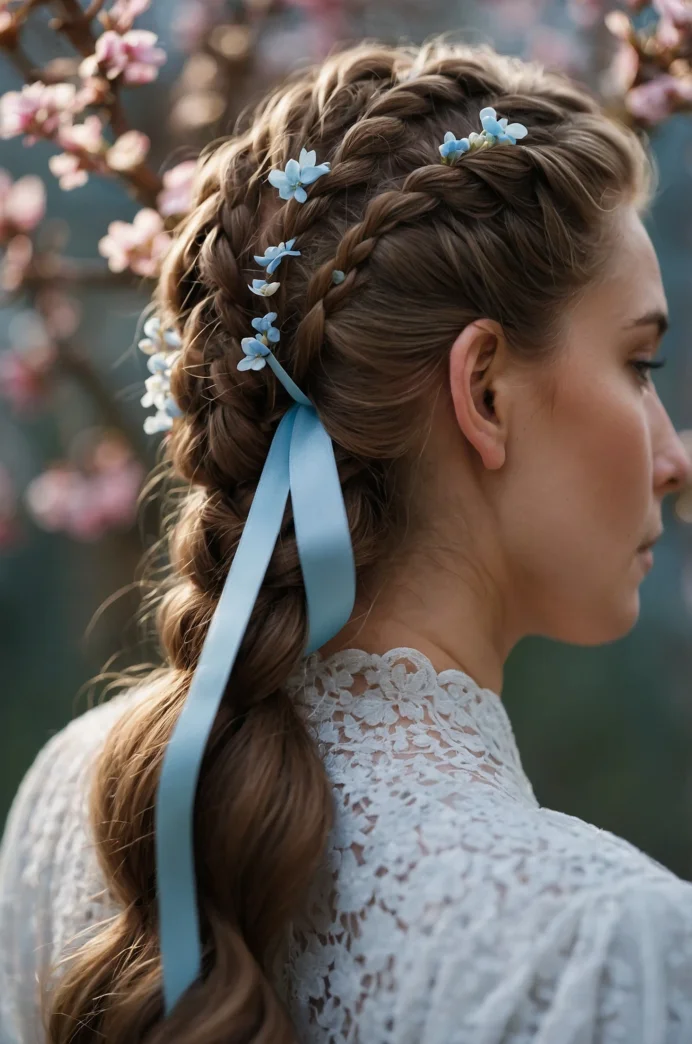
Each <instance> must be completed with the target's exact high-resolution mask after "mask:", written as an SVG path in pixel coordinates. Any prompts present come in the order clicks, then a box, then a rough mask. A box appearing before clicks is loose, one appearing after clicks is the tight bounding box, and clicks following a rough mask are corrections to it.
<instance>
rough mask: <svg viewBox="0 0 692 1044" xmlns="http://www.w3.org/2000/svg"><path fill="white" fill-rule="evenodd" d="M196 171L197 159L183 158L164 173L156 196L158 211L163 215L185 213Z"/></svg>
mask: <svg viewBox="0 0 692 1044" xmlns="http://www.w3.org/2000/svg"><path fill="white" fill-rule="evenodd" d="M196 171H197V160H184V161H183V162H182V163H179V164H178V165H177V166H176V167H171V169H170V170H167V171H166V172H165V173H164V175H163V189H162V190H161V192H159V195H158V198H157V203H158V207H159V211H160V213H161V214H163V215H164V217H168V216H169V215H171V214H187V212H188V210H189V209H190V206H191V203H192V198H191V197H192V186H193V183H194V178H195V172H196Z"/></svg>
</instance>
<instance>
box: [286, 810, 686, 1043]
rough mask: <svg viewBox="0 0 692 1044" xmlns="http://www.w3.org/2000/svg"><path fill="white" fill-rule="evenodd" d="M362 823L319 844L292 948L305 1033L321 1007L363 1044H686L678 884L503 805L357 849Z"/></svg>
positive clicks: (594, 834)
mask: <svg viewBox="0 0 692 1044" xmlns="http://www.w3.org/2000/svg"><path fill="white" fill-rule="evenodd" d="M368 811H369V813H370V821H369V825H370V829H369V828H368V824H367V823H366V820H365V819H364V820H363V821H362V822H361V824H360V826H361V827H362V828H363V829H356V828H355V827H354V829H353V830H350V829H349V828H348V827H347V828H346V829H345V831H344V832H343V833H341V835H340V836H339V835H338V834H337V836H336V837H335V843H334V846H333V848H332V849H331V850H330V865H329V866H328V867H325V871H324V872H325V878H324V879H323V880H322V881H321V883H320V884H319V894H320V895H321V896H322V897H324V907H321V906H320V904H319V901H318V902H317V903H316V904H313V906H312V919H311V924H310V928H309V929H308V930H307V931H305V927H304V926H303V929H302V931H303V934H302V936H301V935H300V934H299V935H298V936H297V937H295V938H294V950H293V963H292V967H293V971H294V973H295V975H296V979H297V980H298V981H300V982H301V990H302V997H303V1002H301V1003H298V1004H297V1008H298V1016H299V1017H302V1018H303V1020H307V1021H305V1022H304V1023H303V1025H306V1026H309V1024H310V1019H314V1018H315V1013H316V1011H318V1010H322V1011H323V1010H327V1009H329V1010H331V1011H332V1012H333V1018H334V1019H335V1020H336V1022H335V1025H334V1026H332V1024H331V1023H330V1025H329V1028H330V1029H332V1028H334V1029H339V1030H340V1031H343V1026H342V1025H341V1023H340V1022H339V1021H338V1020H340V1019H342V1018H344V1019H346V1020H348V1018H350V1017H352V1015H353V1013H354V1012H355V1011H358V1012H359V1013H360V1015H359V1026H361V1027H362V1028H363V1030H367V1032H366V1033H365V1034H364V1039H372V1040H375V1039H377V1040H382V1041H387V1042H389V1041H391V1042H393V1041H396V1040H399V1039H402V1037H403V1035H404V1029H405V1031H406V1034H408V1036H407V1038H406V1039H415V1040H417V1041H420V1042H422V1044H427V1042H428V1041H437V1040H454V1041H455V1042H459V1044H475V1042H477V1041H478V1040H486V1039H487V1040H491V1041H499V1040H506V1041H508V1042H510V1041H511V1042H512V1044H528V1042H529V1041H534V1040H535V1039H543V1037H545V1039H546V1040H548V1039H550V1040H560V1041H562V1040H577V1039H578V1040H584V1041H589V1044H591V1042H594V1044H595V1042H596V1041H598V1042H599V1044H606V1042H610V1041H611V1040H612V1041H613V1042H614V1041H615V1040H616V1039H617V1040H618V1041H621V1040H626V1041H627V1042H628V1044H643V1042H644V1041H655V1042H656V1044H683V1042H685V1041H688V1040H690V1039H692V885H691V884H689V883H687V882H685V881H683V880H681V879H680V878H678V877H676V876H675V875H674V874H673V873H671V872H670V871H669V870H667V869H666V868H665V867H663V866H661V865H660V864H659V863H657V862H655V860H653V859H651V858H650V857H648V856H647V855H646V854H645V853H643V852H641V851H639V850H638V849H636V848H635V847H634V846H633V845H630V844H629V843H628V842H626V841H624V840H622V839H621V838H618V837H616V836H615V835H613V834H610V833H608V832H607V831H603V830H600V829H598V828H597V827H594V826H591V825H590V824H588V823H585V822H584V821H582V820H579V819H577V818H575V817H572V816H566V815H563V814H560V813H557V812H552V811H550V810H548V809H542V808H531V807H528V806H521V805H520V804H517V803H516V802H509V801H507V800H506V799H505V798H504V797H503V796H502V795H499V796H498V795H496V794H492V793H487V792H486V793H485V794H484V796H483V797H482V798H481V799H479V800H476V801H474V803H473V806H471V805H467V808H466V812H467V815H466V816H464V815H462V814H461V813H460V812H457V813H454V812H452V814H449V813H448V811H443V809H442V807H441V806H440V805H439V804H438V803H437V802H432V803H430V804H428V806H427V815H421V816H419V817H417V819H416V822H415V823H414V822H413V821H412V820H409V821H408V822H406V821H405V820H404V821H401V819H400V820H399V829H398V831H397V829H396V826H395V822H396V818H397V817H396V816H395V815H393V816H392V820H391V823H390V826H389V828H388V830H387V832H386V836H385V835H384V834H382V835H381V836H380V837H379V840H377V841H374V842H373V843H371V842H370V841H369V838H370V837H371V836H372V813H373V811H374V810H373V809H372V807H371V808H370V809H369V810H368ZM411 828H412V829H411ZM375 832H377V830H376V829H375ZM335 913H336V916H335ZM320 914H321V915H322V916H320ZM330 967H331V968H333V967H337V968H339V969H340V974H339V978H338V983H337V985H338V989H339V991H340V992H339V995H338V996H337V995H336V994H335V992H334V983H333V982H332V983H331V985H330V976H329V973H328V969H329V968H330ZM385 987H386V988H385ZM325 990H326V992H325ZM307 997H309V1001H308V1005H307V1008H306V1006H305V1003H304V1002H305V999H306V998H307ZM349 1013H350V1014H349ZM611 1021H612V1022H613V1024H614V1026H615V1027H616V1028H620V1029H621V1031H622V1036H621V1037H619V1038H616V1037H615V1036H612V1037H611V1036H609V1033H610V1026H611ZM323 1028H324V1025H323ZM612 1032H613V1033H615V1029H613V1031H612ZM308 1039H311V1038H308Z"/></svg>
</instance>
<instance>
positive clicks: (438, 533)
mask: <svg viewBox="0 0 692 1044" xmlns="http://www.w3.org/2000/svg"><path fill="white" fill-rule="evenodd" d="M615 222H616V233H617V238H616V243H615V247H614V249H613V250H612V253H611V259H610V262H609V264H608V267H607V271H606V273H605V278H603V279H602V281H601V282H600V283H599V284H598V285H594V286H591V287H589V288H588V289H587V290H586V291H584V292H583V293H582V295H581V296H580V298H579V299H577V300H576V301H575V302H574V303H573V304H572V305H571V306H570V307H568V308H567V309H566V313H565V317H564V326H563V330H564V337H563V343H562V345H561V346H560V348H559V350H558V351H557V352H555V353H554V354H553V356H552V357H551V358H550V360H549V361H546V360H541V361H540V362H538V363H536V362H532V363H531V364H530V365H527V363H526V362H521V361H519V360H517V358H516V356H515V355H513V354H512V353H511V352H510V351H509V349H508V346H507V343H506V341H505V339H504V336H503V333H502V328H501V327H500V326H499V325H498V324H497V323H495V322H493V321H490V320H486V319H481V320H478V321H476V322H474V323H471V324H470V325H469V326H467V327H466V328H465V329H464V330H463V331H462V332H461V333H460V334H459V336H458V337H457V339H456V340H455V342H454V344H453V346H452V348H451V352H450V361H449V387H448V393H447V394H446V397H445V398H444V402H443V403H442V404H438V407H439V408H437V409H436V410H435V411H434V415H433V417H432V421H431V429H430V434H429V437H428V439H427V440H426V445H425V447H424V450H423V452H422V454H421V459H420V462H419V468H418V480H417V485H418V489H417V491H416V494H415V498H414V504H418V505H421V504H424V505H425V512H424V515H423V517H422V519H419V520H418V524H417V525H416V526H414V527H413V533H414V537H413V539H411V540H410V541H409V543H408V544H407V546H406V547H405V550H404V552H403V553H402V554H401V555H400V556H399V558H398V560H397V562H395V563H393V564H392V563H389V564H388V567H387V569H386V570H383V575H382V576H380V577H378V578H376V579H375V581H374V584H371V586H370V589H369V590H367V591H363V592H362V594H361V596H360V598H359V602H358V604H357V606H356V612H355V614H354V617H353V618H352V620H351V622H350V623H349V625H348V626H347V627H346V628H345V629H344V631H342V632H341V633H340V634H339V635H337V637H336V638H335V639H334V641H333V642H331V643H330V644H329V646H328V647H326V648H325V652H326V653H329V652H330V651H333V650H334V649H337V648H348V647H351V648H353V647H355V648H360V649H365V650H366V651H368V652H376V653H384V652H385V651H386V650H388V649H392V648H396V647H401V646H407V647H413V648H416V649H419V650H420V651H421V652H423V653H425V654H426V655H427V656H428V657H429V658H430V659H431V661H432V663H433V665H434V667H435V668H436V670H438V671H441V670H445V669H447V668H457V669H460V670H463V671H465V672H466V673H467V674H469V675H470V676H471V677H472V678H473V679H474V680H475V681H476V682H477V683H478V684H480V685H481V686H484V687H486V688H490V689H493V690H494V691H495V692H497V693H501V691H502V681H503V668H504V663H505V660H506V659H507V657H508V655H509V653H510V652H511V650H512V648H513V647H514V646H515V645H516V643H517V642H518V641H519V640H520V639H521V638H522V637H524V636H526V635H543V636H546V637H549V638H554V639H557V640H560V641H563V642H569V643H572V644H578V645H597V644H601V643H605V642H611V641H614V640H615V639H617V638H620V637H621V636H623V635H625V634H626V633H627V632H628V631H629V630H631V628H632V627H633V626H634V624H635V622H636V620H637V618H638V615H639V586H640V584H641V582H642V580H643V579H644V577H645V575H646V574H647V572H648V569H649V568H650V562H649V560H648V558H647V556H646V555H645V554H643V553H642V552H641V551H639V550H638V549H639V547H640V545H642V543H644V542H646V541H650V540H652V539H654V538H655V537H657V536H658V535H660V533H661V531H662V522H661V504H662V501H663V498H664V497H665V496H666V495H667V494H669V493H672V492H676V491H678V490H679V489H680V488H681V487H682V486H683V485H684V484H686V483H687V482H688V481H690V461H689V459H688V457H687V454H686V452H685V450H684V448H683V445H682V443H681V441H680V439H679V438H678V436H677V434H676V432H675V430H674V428H673V426H672V424H671V421H670V418H669V417H668V414H667V412H666V410H665V409H664V407H663V405H662V403H661V401H660V399H659V397H658V393H657V392H656V389H655V387H654V384H653V381H652V379H651V374H650V373H647V372H642V369H641V366H640V367H639V368H638V367H637V364H638V363H641V361H643V360H651V359H653V358H654V357H655V355H656V352H657V349H658V346H659V342H660V330H659V327H658V325H657V323H656V321H655V318H654V317H655V316H656V315H660V316H664V317H665V315H666V313H667V306H666V298H665V293H664V290H663V286H662V282H661V274H660V269H659V265H658V260H657V258H656V254H655V251H654V248H653V245H652V243H651V240H650V238H649V236H648V234H647V232H646V230H645V228H644V226H643V224H642V222H641V220H640V218H639V217H638V215H637V213H636V211H635V210H634V209H633V208H630V207H622V208H621V209H620V211H619V212H618V214H617V215H616V217H615ZM637 321H638V324H637V325H632V324H634V323H636V322H637ZM418 513H419V516H420V514H421V512H420V510H419V512H418Z"/></svg>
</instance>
